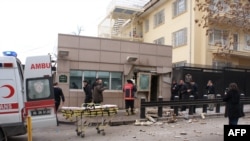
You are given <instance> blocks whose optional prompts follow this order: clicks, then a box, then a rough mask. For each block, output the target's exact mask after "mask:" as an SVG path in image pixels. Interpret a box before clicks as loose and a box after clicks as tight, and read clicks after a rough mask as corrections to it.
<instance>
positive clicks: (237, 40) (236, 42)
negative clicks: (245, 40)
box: [233, 34, 239, 51]
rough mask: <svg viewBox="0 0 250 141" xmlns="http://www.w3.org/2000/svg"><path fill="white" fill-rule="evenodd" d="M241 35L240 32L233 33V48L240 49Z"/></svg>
mask: <svg viewBox="0 0 250 141" xmlns="http://www.w3.org/2000/svg"><path fill="white" fill-rule="evenodd" d="M238 43H239V36H238V34H233V50H236V51H237V50H238Z"/></svg>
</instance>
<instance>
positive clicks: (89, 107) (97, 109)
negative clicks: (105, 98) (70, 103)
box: [61, 103, 118, 138]
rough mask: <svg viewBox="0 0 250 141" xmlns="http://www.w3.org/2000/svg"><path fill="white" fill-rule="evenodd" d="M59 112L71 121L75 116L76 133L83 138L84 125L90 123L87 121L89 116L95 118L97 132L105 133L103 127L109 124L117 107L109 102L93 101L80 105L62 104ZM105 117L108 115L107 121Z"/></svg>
mask: <svg viewBox="0 0 250 141" xmlns="http://www.w3.org/2000/svg"><path fill="white" fill-rule="evenodd" d="M61 112H62V114H63V116H64V117H65V118H66V119H67V120H71V121H73V119H74V118H75V120H76V122H75V125H76V130H75V131H76V134H77V136H81V137H82V138H83V137H85V130H86V127H89V126H91V124H92V123H91V122H88V119H89V118H96V120H97V122H96V130H97V133H98V134H102V135H105V134H106V133H105V127H107V126H108V125H109V123H110V122H111V119H112V118H113V117H114V115H116V114H117V112H118V107H117V105H111V104H105V105H96V104H94V103H83V104H82V106H81V107H65V106H63V107H62V109H61ZM105 117H110V119H109V122H107V120H106V118H105ZM99 118H101V122H98V119H99Z"/></svg>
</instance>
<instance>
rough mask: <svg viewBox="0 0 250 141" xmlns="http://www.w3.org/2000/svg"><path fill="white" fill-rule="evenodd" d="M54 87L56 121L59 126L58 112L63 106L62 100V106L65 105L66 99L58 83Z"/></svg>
mask: <svg viewBox="0 0 250 141" xmlns="http://www.w3.org/2000/svg"><path fill="white" fill-rule="evenodd" d="M53 85H54V98H55V108H56V120H57V126H59V123H58V118H57V111H58V108H59V106H60V104H61V100H62V105H63V104H64V101H65V98H64V94H63V91H62V89H61V88H60V87H58V83H57V82H55V83H54V84H53Z"/></svg>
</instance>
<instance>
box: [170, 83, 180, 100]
mask: <svg viewBox="0 0 250 141" xmlns="http://www.w3.org/2000/svg"><path fill="white" fill-rule="evenodd" d="M175 96H179V95H178V83H177V82H176V80H173V81H172V84H171V98H170V100H171V101H172V100H174V97H175Z"/></svg>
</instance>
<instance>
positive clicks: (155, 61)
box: [56, 34, 172, 108]
mask: <svg viewBox="0 0 250 141" xmlns="http://www.w3.org/2000/svg"><path fill="white" fill-rule="evenodd" d="M171 71H172V47H171V46H166V45H157V44H152V43H141V42H131V41H124V40H114V39H107V38H97V37H86V36H75V35H66V34H59V35H58V58H57V72H56V81H57V82H59V86H60V87H61V88H62V89H63V92H64V95H65V99H66V102H65V106H81V104H82V103H83V102H84V98H85V94H84V92H83V89H82V87H83V86H82V81H83V80H88V81H91V82H90V83H91V84H92V83H93V82H94V80H95V78H97V77H98V78H101V79H102V80H103V84H104V85H105V86H106V87H107V88H108V89H107V90H105V91H104V93H103V96H104V102H103V104H116V105H118V106H119V108H124V106H125V103H124V99H123V91H122V87H123V85H124V84H125V83H126V80H127V79H131V78H134V79H135V80H136V84H137V89H138V92H137V99H136V100H135V106H136V107H139V102H140V98H141V97H145V98H146V99H147V100H148V101H150V100H151V101H155V100H157V98H158V97H159V96H161V97H164V98H169V97H170V94H169V90H170V80H171ZM73 83H75V85H73Z"/></svg>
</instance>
